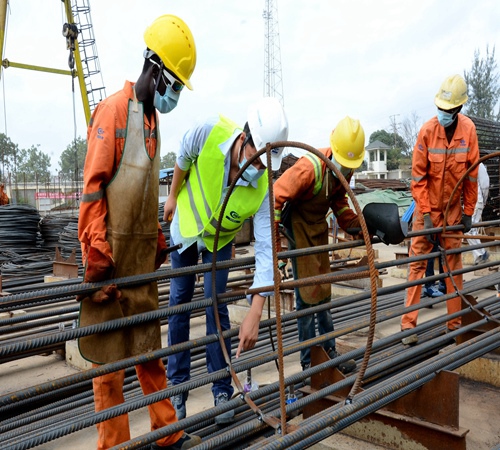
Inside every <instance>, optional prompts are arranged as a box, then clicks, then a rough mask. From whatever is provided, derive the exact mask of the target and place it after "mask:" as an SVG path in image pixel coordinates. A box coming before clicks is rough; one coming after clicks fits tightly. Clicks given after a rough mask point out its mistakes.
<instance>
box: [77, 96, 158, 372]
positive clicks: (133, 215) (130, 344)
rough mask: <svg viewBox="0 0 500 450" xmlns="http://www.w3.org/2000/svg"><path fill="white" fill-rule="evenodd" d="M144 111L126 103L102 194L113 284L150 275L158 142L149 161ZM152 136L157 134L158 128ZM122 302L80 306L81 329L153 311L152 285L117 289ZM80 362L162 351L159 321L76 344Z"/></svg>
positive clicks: (155, 304) (155, 236) (154, 289)
mask: <svg viewBox="0 0 500 450" xmlns="http://www.w3.org/2000/svg"><path fill="white" fill-rule="evenodd" d="M143 117H144V108H143V105H142V103H138V102H137V100H136V98H135V91H134V101H129V108H128V122H127V130H126V138H125V145H124V149H123V154H122V159H121V161H120V165H119V168H118V170H117V172H116V174H115V176H114V178H113V180H112V181H111V183H110V184H109V185H108V187H107V188H106V198H107V203H108V215H107V236H106V239H107V241H108V242H109V244H110V246H111V249H112V252H113V259H114V261H115V270H114V273H113V278H119V277H126V276H132V275H140V274H143V273H151V272H154V270H155V267H154V264H155V255H156V247H157V243H158V201H159V200H158V194H159V181H158V177H159V165H160V164H159V162H160V156H159V154H160V152H159V148H160V138H159V134H158V138H157V147H156V153H155V155H154V157H153V158H150V156H149V154H148V152H147V149H146V145H145V139H144V119H143ZM157 132H158V133H159V130H158V127H157ZM121 292H122V298H121V299H119V300H114V301H111V302H109V303H102V304H97V303H93V302H92V300H91V299H90V298H86V299H84V300H83V301H82V304H81V307H80V326H81V327H83V326H87V325H93V324H98V323H103V322H106V321H108V320H113V319H118V318H123V317H128V316H132V315H134V314H139V313H144V312H148V311H153V310H156V309H158V286H157V283H156V282H153V283H149V284H146V285H143V286H136V287H132V288H124V289H121ZM79 348H80V353H81V354H82V356H83V357H84V358H85V359H87V360H88V361H91V362H94V363H98V364H104V363H110V362H113V361H117V360H119V359H123V358H128V357H130V356H136V355H139V354H141V353H146V352H150V351H153V350H157V349H159V348H161V332H160V323H159V320H155V321H152V322H147V323H144V324H141V325H135V326H133V327H127V328H123V329H120V330H116V331H111V332H105V333H99V334H94V335H91V336H86V337H83V338H80V339H79Z"/></svg>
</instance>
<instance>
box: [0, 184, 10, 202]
mask: <svg viewBox="0 0 500 450" xmlns="http://www.w3.org/2000/svg"><path fill="white" fill-rule="evenodd" d="M4 189H5V185H4V184H3V183H0V206H3V205H8V204H9V197H8V196H7V194H6V192H5V190H4Z"/></svg>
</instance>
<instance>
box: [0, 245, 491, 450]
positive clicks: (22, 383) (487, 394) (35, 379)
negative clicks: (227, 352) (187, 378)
mask: <svg viewBox="0 0 500 450" xmlns="http://www.w3.org/2000/svg"><path fill="white" fill-rule="evenodd" d="M375 248H376V249H377V250H378V258H377V260H378V261H385V260H392V259H395V251H397V250H398V248H396V247H395V246H386V245H384V244H377V245H376V246H375ZM474 276H475V275H474V274H473V273H469V274H466V275H465V276H464V279H465V280H468V279H472V278H473V277H474ZM381 278H382V282H383V284H384V286H387V285H390V284H399V283H401V282H402V280H401V279H397V278H395V277H394V276H393V275H392V274H391V272H390V271H387V273H385V274H382V275H381ZM476 295H477V296H478V297H481V296H482V295H491V291H487V290H485V292H481V291H480V292H477V293H476ZM445 308H446V307H445V305H444V304H439V305H437V306H435V307H434V308H433V309H425V310H423V311H421V314H420V317H419V321H423V320H426V319H428V318H431V317H435V316H436V315H440V314H442V313H443V311H444V309H445ZM398 331H399V319H392V320H389V321H386V322H384V323H382V324H380V325H377V327H376V338H381V337H384V336H387V335H389V334H393V333H397V332H398ZM163 332H164V333H163V339H164V345H166V330H163ZM204 334H205V321H204V318H203V317H201V318H200V317H198V318H193V319H192V325H191V338H194V337H197V336H203V335H204ZM365 343H366V334H364V333H354V334H352V335H346V336H344V337H343V338H342V339H338V340H337V345H338V349H339V350H340V352H341V353H343V352H344V351H346V350H347V349H352V348H353V347H359V346H362V345H364V344H365ZM488 356H490V355H488ZM491 357H492V358H498V356H496V355H491ZM284 362H285V376H287V375H291V374H293V373H297V372H298V371H299V370H300V364H299V361H298V355H297V354H293V355H290V356H287V357H285V360H284ZM78 370H79V369H77V368H75V367H73V366H72V365H70V364H68V363H67V361H66V360H65V359H64V358H63V357H62V356H60V355H58V354H56V353H52V354H50V355H46V356H32V357H29V358H25V359H20V360H16V361H12V362H9V363H4V364H2V365H0V380H1V383H0V395H4V394H6V393H8V392H14V391H17V390H19V389H23V388H26V387H30V386H35V385H37V384H40V383H44V382H47V381H50V380H54V379H57V378H60V377H63V376H66V375H69V374H72V373H76V372H77V371H78ZM241 376H243V374H241ZM254 379H255V380H256V381H257V382H258V383H259V385H264V384H267V383H270V382H274V381H276V380H278V371H277V369H276V365H275V364H274V363H269V364H267V365H265V366H262V367H260V368H259V370H258V372H257V373H255V374H254ZM241 381H242V382H243V378H242V379H241ZM499 384H500V383H497V384H496V386H495V385H492V384H486V383H481V382H477V381H472V380H469V379H465V378H463V377H461V379H460V394H459V395H460V408H459V417H460V420H459V423H460V427H463V428H465V429H468V430H469V432H468V434H467V436H466V442H467V449H468V450H491V449H493V448H495V447H496V446H498V445H499V444H500V421H499V418H500V387H498V386H499ZM212 406H213V398H212V394H211V391H210V389H209V388H208V387H207V386H204V387H201V388H198V389H195V390H193V391H191V392H190V395H189V400H188V402H187V413H188V415H191V414H194V413H196V412H199V411H203V410H205V409H208V408H210V407H212ZM129 420H130V426H131V434H132V437H135V436H139V435H141V434H144V433H146V432H148V431H149V414H148V411H147V408H142V409H140V410H138V411H134V412H132V413H131V414H129ZM293 420H294V421H295V422H300V420H301V416H298V417H296V418H295V419H293ZM344 431H345V432H342V433H337V434H335V435H333V436H331V437H329V438H327V439H325V440H324V441H322V442H321V443H319V444H316V445H314V446H313V447H311V448H313V449H316V450H320V449H321V450H323V449H325V450H326V449H336V450H376V449H382V448H385V447H381V446H378V445H375V444H373V443H370V442H366V441H363V440H360V439H357V438H354V437H351V436H349V435H348V434H347V433H348V432H349V429H346V430H344ZM96 438H97V433H96V430H95V428H94V427H91V428H87V429H84V430H81V431H77V432H75V433H73V434H70V435H67V436H65V437H63V438H60V439H58V440H56V441H53V442H49V443H46V444H43V445H41V446H39V447H37V448H40V449H44V450H58V449H67V448H71V449H73V450H88V449H92V448H95V444H96ZM413 448H415V449H417V448H418V449H420V448H421V447H405V450H413ZM443 450H446V449H443Z"/></svg>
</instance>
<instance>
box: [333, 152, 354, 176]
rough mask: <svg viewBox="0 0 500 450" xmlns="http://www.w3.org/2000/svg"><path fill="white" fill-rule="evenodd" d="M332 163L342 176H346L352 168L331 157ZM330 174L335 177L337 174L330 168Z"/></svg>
mask: <svg viewBox="0 0 500 450" xmlns="http://www.w3.org/2000/svg"><path fill="white" fill-rule="evenodd" d="M332 163H333V165H334V166H335V167H336V168H337V169H339V171H340V173H341V174H342V175H344V178H347V177H348V176H349V175H350V174H351V172H352V169H350V168H349V167H344V166H342V165H341V164H339V163H338V162H337V161H336V160H335V159H334V158H333V157H332ZM332 175H333V176H334V177H335V178H337V175H335V172H334V171H333V170H332Z"/></svg>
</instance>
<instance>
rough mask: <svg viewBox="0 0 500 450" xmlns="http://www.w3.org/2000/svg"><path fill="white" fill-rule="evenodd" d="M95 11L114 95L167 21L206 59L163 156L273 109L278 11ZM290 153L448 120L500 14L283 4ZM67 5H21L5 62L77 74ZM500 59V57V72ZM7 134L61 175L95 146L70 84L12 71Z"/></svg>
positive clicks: (218, 5) (440, 5) (490, 2)
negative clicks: (187, 34) (271, 29)
mask: <svg viewBox="0 0 500 450" xmlns="http://www.w3.org/2000/svg"><path fill="white" fill-rule="evenodd" d="M77 2H78V4H82V3H89V4H90V8H91V9H90V17H91V20H92V25H93V34H94V36H95V46H96V49H97V55H98V58H99V65H100V68H101V75H102V80H103V84H104V86H105V90H106V95H110V94H112V93H114V92H116V91H117V90H119V89H121V88H122V87H123V84H124V82H125V80H130V81H135V80H136V79H137V78H138V76H139V74H140V72H141V69H142V64H143V57H142V53H143V50H144V48H145V43H144V39H143V34H144V31H145V29H146V28H147V27H148V26H149V25H150V23H151V22H152V21H153V20H154V19H155V18H156V17H158V16H160V15H162V14H175V15H177V16H179V17H181V18H182V19H183V20H184V21H185V22H186V23H187V24H188V26H189V27H190V29H191V31H192V33H193V36H194V39H195V42H196V49H197V64H196V69H195V71H194V73H193V75H192V77H191V82H192V84H193V87H194V90H193V91H189V90H188V89H184V91H183V92H182V94H181V97H180V100H179V103H178V106H177V108H176V109H175V110H174V111H173V112H171V113H170V114H167V115H162V117H161V119H160V120H161V122H160V131H161V139H162V148H161V154H162V156H163V155H165V154H166V153H168V152H171V151H173V152H177V149H178V147H179V142H180V140H181V138H182V136H183V135H184V133H185V132H186V131H187V130H188V129H189V128H190V127H192V126H193V125H195V124H196V123H197V122H199V121H201V120H204V119H206V118H208V117H211V116H214V115H217V114H219V113H222V114H224V115H225V116H227V117H229V118H231V119H233V120H234V121H236V122H237V123H239V124H240V125H241V126H243V124H244V123H245V121H246V112H247V108H248V105H249V104H251V103H252V102H254V101H256V100H257V99H259V98H260V97H262V96H263V95H264V54H265V51H264V50H265V32H264V19H263V11H264V9H265V7H266V2H265V0H251V1H248V0H210V1H207V0H101V1H98V0H77ZM275 2H277V6H278V29H279V46H280V60H281V67H282V77H283V97H284V106H285V111H286V114H287V117H288V121H289V137H288V138H289V140H290V141H298V142H303V143H305V144H308V145H311V146H314V147H316V148H319V147H326V146H328V145H329V136H330V133H331V131H332V129H333V128H335V125H336V124H337V123H338V122H339V121H340V120H341V119H342V118H343V117H345V116H346V115H349V116H351V117H353V118H357V119H359V120H360V122H361V124H362V126H363V128H364V130H365V135H366V144H368V140H369V136H370V135H371V134H372V133H373V132H374V131H377V130H382V129H384V130H387V131H392V121H395V122H396V124H397V125H398V126H400V124H401V122H402V121H403V120H404V119H405V118H407V117H410V115H412V114H413V113H415V114H417V116H418V117H419V120H420V124H421V123H423V122H424V121H426V120H428V119H430V118H431V117H432V116H434V115H435V112H436V108H435V106H434V96H435V94H436V92H437V90H438V88H439V86H440V85H441V82H442V81H443V80H444V79H445V78H446V77H447V76H449V75H452V74H455V73H458V74H461V75H463V73H464V71H469V70H470V69H471V67H472V62H473V58H474V52H475V51H476V50H479V52H480V54H481V56H483V57H485V56H486V48H487V46H489V48H490V52H491V50H492V48H493V47H494V46H497V43H498V41H499V38H500V27H499V25H498V24H499V23H500V4H499V3H498V0H475V1H470V0H418V1H413V0H406V1H400V0H378V1H376V2H375V1H372V0H275ZM62 5H63V4H62V2H61V1H56V0H51V1H47V0H45V1H40V0H9V9H8V12H7V30H6V34H5V44H4V51H3V58H6V59H8V60H10V61H14V62H18V63H24V64H32V65H38V66H44V67H51V68H57V69H62V70H67V69H68V65H67V59H68V50H67V49H66V41H65V38H64V37H63V35H62V26H63V24H64V23H65V22H66V21H67V20H66V18H65V15H64V9H63V6H62ZM499 54H500V48H498V46H497V48H496V55H497V56H496V59H497V61H498V60H499V57H498V55H499ZM0 82H1V87H0V95H1V105H0V132H2V133H5V134H6V135H7V136H8V137H9V138H10V139H11V141H12V142H14V143H15V144H18V146H19V147H20V148H30V147H31V146H38V148H39V149H40V150H41V151H43V152H44V153H46V154H48V155H49V156H50V157H51V162H52V171H53V172H54V173H57V171H58V170H59V164H58V162H59V158H60V155H61V153H62V152H63V151H64V150H65V149H66V148H67V147H68V145H70V144H71V142H72V141H73V139H74V138H75V137H83V138H85V137H86V121H85V116H84V112H83V106H82V100H81V94H80V91H79V87H78V84H77V83H75V90H76V91H75V95H73V93H72V80H71V78H70V77H69V76H64V75H55V74H47V73H43V72H37V71H31V70H24V69H18V68H14V67H9V68H7V69H2V73H1V80H0Z"/></svg>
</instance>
